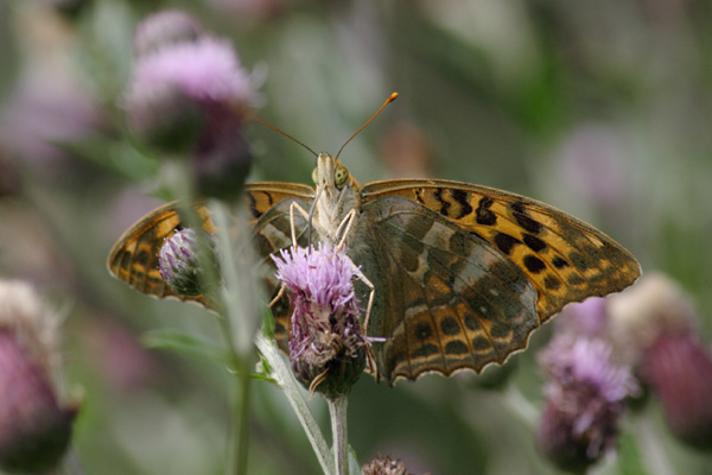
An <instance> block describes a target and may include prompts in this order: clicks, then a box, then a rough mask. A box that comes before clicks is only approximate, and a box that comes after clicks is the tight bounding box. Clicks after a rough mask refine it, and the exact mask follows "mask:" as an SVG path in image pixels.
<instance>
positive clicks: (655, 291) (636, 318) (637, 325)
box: [608, 272, 697, 365]
mask: <svg viewBox="0 0 712 475" xmlns="http://www.w3.org/2000/svg"><path fill="white" fill-rule="evenodd" d="M608 309H609V314H610V322H609V327H610V329H609V335H610V339H611V341H612V342H613V344H614V347H615V350H616V353H617V354H618V355H619V356H620V357H621V358H623V359H625V360H626V361H627V362H628V363H630V364H632V365H637V364H638V363H639V362H640V359H641V356H642V355H643V353H644V352H645V350H646V349H647V348H648V347H649V346H650V345H652V344H653V342H655V340H657V339H658V337H659V336H660V335H662V334H678V333H688V332H694V331H695V326H696V319H697V316H696V310H695V307H694V305H693V303H692V300H691V299H690V297H689V296H688V295H687V294H686V293H685V292H684V291H683V289H682V288H681V287H680V286H679V285H678V284H677V283H676V282H675V281H673V280H672V279H670V278H669V277H667V276H666V275H664V274H662V273H660V272H649V273H647V274H645V275H644V276H643V277H642V278H641V279H640V280H639V281H638V282H637V283H636V284H635V285H634V286H632V287H629V288H628V289H626V290H625V291H624V292H622V293H620V294H617V295H612V296H611V297H609V305H608Z"/></svg>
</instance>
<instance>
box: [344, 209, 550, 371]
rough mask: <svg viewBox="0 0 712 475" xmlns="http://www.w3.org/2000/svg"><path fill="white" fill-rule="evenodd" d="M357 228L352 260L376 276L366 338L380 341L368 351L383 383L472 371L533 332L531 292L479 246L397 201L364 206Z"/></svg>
mask: <svg viewBox="0 0 712 475" xmlns="http://www.w3.org/2000/svg"><path fill="white" fill-rule="evenodd" d="M361 223H362V224H361V228H362V230H361V232H360V233H359V240H358V241H357V242H354V244H353V247H352V250H351V252H352V254H353V257H354V260H355V261H356V262H358V263H359V264H361V265H362V267H363V270H364V273H365V274H366V275H372V276H375V277H385V278H379V279H378V286H377V291H376V305H375V306H374V313H373V314H372V320H371V323H370V325H369V334H370V335H371V336H376V337H378V336H382V337H383V336H385V337H387V341H386V342H385V343H384V344H383V345H379V344H376V346H375V352H376V354H377V360H378V363H379V373H380V374H381V375H382V376H383V377H385V379H386V380H387V381H389V382H391V383H392V382H393V381H395V380H396V379H397V378H401V377H403V378H407V379H416V378H417V377H418V376H419V375H421V374H423V373H427V372H431V371H435V372H439V373H442V374H445V375H449V374H452V373H453V372H454V371H456V370H458V369H462V368H471V369H474V370H476V371H479V370H481V369H482V368H483V367H484V366H485V365H487V364H488V363H491V362H499V363H502V362H503V361H504V360H505V359H506V357H507V356H508V355H510V354H511V353H513V352H514V351H516V350H519V349H522V348H524V347H525V346H526V343H527V339H528V336H529V334H530V333H531V331H532V330H533V329H535V328H536V327H537V326H538V325H539V321H538V319H537V310H536V296H537V293H536V291H535V289H534V287H533V285H532V284H531V282H530V281H529V280H528V279H527V277H526V276H525V275H524V273H523V272H521V270H520V269H519V268H518V267H517V266H515V265H514V264H513V263H512V262H511V261H510V260H509V259H507V258H506V257H505V256H503V255H502V254H501V253H499V252H497V251H495V250H494V249H493V248H492V247H491V245H490V244H489V243H488V242H486V241H484V240H482V239H481V238H480V237H479V236H477V235H476V234H473V233H470V232H468V231H466V230H463V229H462V228H461V227H459V226H457V225H456V224H454V223H451V222H450V221H448V220H445V219H442V217H441V216H440V215H439V214H438V213H436V212H434V211H432V210H430V209H428V208H426V207H424V206H421V205H419V204H417V203H415V202H412V201H409V200H407V199H404V198H400V197H397V196H394V197H381V198H379V199H378V200H373V201H371V202H369V203H367V204H365V205H364V206H363V210H362V214H361ZM366 228H368V229H366ZM370 263H375V265H373V267H374V268H373V269H372V268H370V267H371V265H370ZM380 273H385V274H387V276H380V275H378V274H380Z"/></svg>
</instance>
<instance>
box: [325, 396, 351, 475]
mask: <svg viewBox="0 0 712 475" xmlns="http://www.w3.org/2000/svg"><path fill="white" fill-rule="evenodd" d="M326 401H327V404H328V405H329V415H330V416H331V438H332V450H333V452H334V465H335V467H336V475H347V474H348V470H349V464H348V460H349V459H348V447H349V442H348V426H347V409H348V397H347V396H345V395H343V396H339V397H337V398H336V399H327V400H326Z"/></svg>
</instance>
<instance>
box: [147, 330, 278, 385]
mask: <svg viewBox="0 0 712 475" xmlns="http://www.w3.org/2000/svg"><path fill="white" fill-rule="evenodd" d="M141 342H142V343H143V345H144V346H145V347H147V348H150V349H155V350H169V351H174V352H176V353H182V354H191V355H194V356H199V357H201V358H204V359H208V360H211V361H215V362H218V363H220V364H222V365H225V366H227V367H228V368H229V370H230V371H231V372H235V373H236V372H237V370H236V368H237V367H238V365H236V364H235V362H234V361H233V360H232V359H231V358H230V353H229V352H228V351H227V350H225V349H224V348H222V347H219V346H217V345H215V344H214V343H213V342H211V341H208V340H204V339H202V338H198V337H196V336H194V335H191V334H188V333H184V332H182V331H180V330H175V329H171V328H163V329H158V330H150V331H148V332H146V333H144V334H143V335H142V336H141ZM258 369H259V371H256V372H252V373H250V378H252V379H255V380H257V381H266V382H269V383H276V381H275V380H274V379H273V378H272V377H271V376H270V370H269V364H267V363H266V362H260V363H259V365H258Z"/></svg>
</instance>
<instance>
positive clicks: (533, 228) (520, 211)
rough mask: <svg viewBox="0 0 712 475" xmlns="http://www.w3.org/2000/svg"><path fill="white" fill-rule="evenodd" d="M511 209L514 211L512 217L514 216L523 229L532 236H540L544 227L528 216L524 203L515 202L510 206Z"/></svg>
mask: <svg viewBox="0 0 712 475" xmlns="http://www.w3.org/2000/svg"><path fill="white" fill-rule="evenodd" d="M510 208H511V209H512V216H514V219H515V220H516V221H517V224H519V225H520V226H521V227H522V228H524V229H525V230H527V231H529V232H530V233H532V234H539V233H540V232H541V230H542V227H543V226H542V224H541V223H540V222H538V221H536V220H535V219H532V218H531V217H530V216H529V215H527V212H526V210H525V209H524V203H522V202H521V201H515V202H514V203H512V204H511V205H510Z"/></svg>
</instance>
